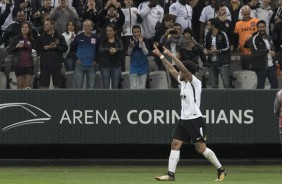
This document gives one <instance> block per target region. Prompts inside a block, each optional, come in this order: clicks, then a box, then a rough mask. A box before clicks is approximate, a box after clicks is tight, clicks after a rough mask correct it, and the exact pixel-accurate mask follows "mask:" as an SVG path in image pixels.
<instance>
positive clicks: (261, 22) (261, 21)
mask: <svg viewBox="0 0 282 184" xmlns="http://www.w3.org/2000/svg"><path fill="white" fill-rule="evenodd" d="M259 24H264V25H265V26H266V22H265V21H264V20H259V21H258V22H257V27H258V26H259Z"/></svg>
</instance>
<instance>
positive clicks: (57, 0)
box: [51, 0, 75, 8]
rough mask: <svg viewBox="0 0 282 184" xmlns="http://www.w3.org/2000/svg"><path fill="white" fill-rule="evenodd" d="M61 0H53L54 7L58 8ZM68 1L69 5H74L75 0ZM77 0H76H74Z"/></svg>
mask: <svg viewBox="0 0 282 184" xmlns="http://www.w3.org/2000/svg"><path fill="white" fill-rule="evenodd" d="M60 1H61V0H52V5H51V6H52V7H53V8H57V7H58V6H60ZM65 1H66V2H67V4H68V5H69V6H72V5H73V0H65ZM74 1H75V0H74Z"/></svg>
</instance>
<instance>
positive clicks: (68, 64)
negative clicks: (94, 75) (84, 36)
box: [62, 20, 92, 71]
mask: <svg viewBox="0 0 282 184" xmlns="http://www.w3.org/2000/svg"><path fill="white" fill-rule="evenodd" d="M66 29H67V31H66V32H64V33H63V34H62V35H63V36H64V37H65V40H66V43H67V46H68V50H67V52H65V53H64V65H65V68H66V71H74V66H75V61H74V60H73V58H72V57H70V56H69V51H70V46H71V42H72V41H73V40H74V37H75V36H76V34H77V26H76V23H75V21H73V20H69V21H68V23H67V28H66ZM91 52H92V51H91Z"/></svg>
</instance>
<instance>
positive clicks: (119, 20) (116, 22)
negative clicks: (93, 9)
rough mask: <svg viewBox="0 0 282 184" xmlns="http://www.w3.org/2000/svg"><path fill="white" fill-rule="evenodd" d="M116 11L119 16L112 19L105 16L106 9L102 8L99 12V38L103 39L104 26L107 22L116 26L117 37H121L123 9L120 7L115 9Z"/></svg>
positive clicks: (104, 35)
mask: <svg viewBox="0 0 282 184" xmlns="http://www.w3.org/2000/svg"><path fill="white" fill-rule="evenodd" d="M117 12H118V14H119V16H118V17H117V18H116V19H114V20H113V21H111V20H110V19H109V17H108V16H107V13H108V10H105V9H102V10H101V11H100V12H99V14H98V25H99V28H100V38H101V39H104V38H105V37H106V28H107V26H108V25H109V24H114V25H115V26H116V28H117V32H116V35H117V36H118V37H121V31H122V28H123V24H124V21H125V17H124V14H123V11H122V10H121V9H120V8H118V9H117Z"/></svg>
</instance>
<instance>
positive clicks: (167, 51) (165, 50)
mask: <svg viewBox="0 0 282 184" xmlns="http://www.w3.org/2000/svg"><path fill="white" fill-rule="evenodd" d="M163 49H164V51H163V53H164V54H165V55H167V56H170V57H171V56H172V53H171V52H170V51H169V50H168V49H167V48H165V47H163Z"/></svg>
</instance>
